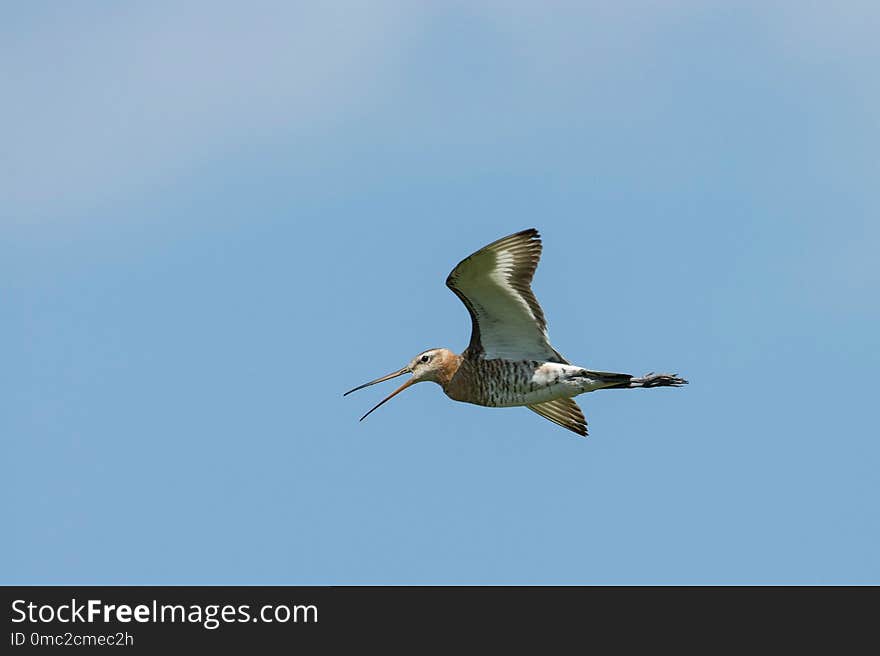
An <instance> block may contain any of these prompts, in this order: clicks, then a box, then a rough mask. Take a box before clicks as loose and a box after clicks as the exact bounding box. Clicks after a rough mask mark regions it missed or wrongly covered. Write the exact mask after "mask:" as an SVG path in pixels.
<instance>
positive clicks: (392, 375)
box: [342, 367, 416, 421]
mask: <svg viewBox="0 0 880 656" xmlns="http://www.w3.org/2000/svg"><path fill="white" fill-rule="evenodd" d="M408 373H409V367H404V368H403V369H401V370H400V371H395V372H394V373H390V374H388V375H387V376H382V377H381V378H377V379H376V380H371V381H370V382H369V383H364V384H363V385H358V386H357V387H355V388H354V389H350V390H348V391H347V392H346V393H345V394H343V395H342V396H348V395H349V394H351V393H352V392H357V391H358V390H359V389H363V388H365V387H369V386H370V385H375V384H376V383H384V382H385V381H386V380H391V379H392V378H397V377H398V376H402V375H403V374H408ZM415 382H416V380H415V378H410V379H409V380H408V381H406V382H405V383H404V384H403V385H401V386H400V387H398V388H397V389H396V390H394V391H393V392H391V394H389V395H388V396H386V397H385V398H384V399H382V400H381V401H379V403H377V404H376V405H374V406H373V407H372V408H370V411H369V412H367V414H365V415H364V416H363V417H361V418H360V419H359V421H363V420H364V419H366V418H367V417H368V416H369V415H370V413H372V412H373V410H376V409H377V408H378V407H379V406H381V405H383V404H384V403H386V402H387V401H390V400H391V399H393V398H394V397H395V396H397V395H398V394H400V393H401V392H402V391H403V390H405V389H406V388H407V387H409V386H410V385H413V384H414V383H415Z"/></svg>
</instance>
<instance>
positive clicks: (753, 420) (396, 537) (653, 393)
mask: <svg viewBox="0 0 880 656" xmlns="http://www.w3.org/2000/svg"><path fill="white" fill-rule="evenodd" d="M316 4H318V3H308V4H303V5H301V6H297V5H295V4H293V3H261V2H257V3H248V4H247V6H246V7H245V6H244V5H242V4H241V3H163V2H155V3H139V4H134V3H128V4H126V5H124V6H117V5H113V4H111V3H100V2H92V3H88V2H84V3H77V4H76V5H75V6H73V5H70V6H67V5H65V6H62V5H60V4H58V3H26V4H21V5H19V6H18V7H15V6H12V5H10V4H6V5H4V7H3V9H2V10H0V36H2V38H0V77H2V79H4V80H5V82H4V97H5V101H4V103H2V105H0V126H2V128H0V129H2V131H3V144H4V145H3V148H2V151H0V173H2V174H0V207H2V208H3V209H2V210H0V212H2V214H0V284H2V286H0V295H2V296H0V297H2V321H0V344H2V347H0V348H2V350H0V354H2V362H3V371H4V373H5V375H3V376H0V393H2V397H3V398H4V399H5V402H4V403H3V404H2V407H3V411H2V412H0V433H2V436H3V437H2V441H0V449H2V451H0V456H2V462H3V463H4V474H3V476H2V477H0V491H2V502H0V521H2V524H3V526H4V536H5V538H4V540H2V542H0V562H2V563H3V569H2V582H3V583H95V584H99V583H100V584H117V583H120V584H121V583H142V584H152V583H156V584H159V583H178V584H186V583H191V584H199V583H202V584H219V583H237V584H244V583H254V584H270V583H283V584H342V583H353V584H361V583H624V584H627V583H698V584H699V583H878V582H880V555H878V554H880V549H878V540H880V514H878V510H877V499H878V496H880V482H878V476H877V472H878V471H880V443H878V440H877V430H876V417H875V405H874V403H875V399H876V396H877V391H876V389H875V388H874V383H873V374H874V372H876V371H877V370H878V369H880V356H878V338H877V335H878V334H880V330H878V329H880V311H878V302H877V299H878V298H880V264H878V259H877V253H878V247H880V222H878V218H877V217H878V214H880V196H878V179H880V155H878V153H880V121H878V118H877V117H878V116H880V78H878V77H877V75H876V62H877V61H878V57H880V45H878V41H877V39H876V25H877V22H878V19H880V11H878V9H877V5H876V4H875V3H868V2H864V3H860V2H850V3H844V4H842V5H835V6H834V7H830V6H823V5H822V4H821V3H795V2H789V3H785V2H782V3H773V4H772V6H769V5H768V4H767V3H763V2H754V3H736V5H735V6H734V5H733V4H732V3H712V2H676V3H666V2H662V3H661V2H656V3H560V4H550V5H548V4H547V3H531V4H529V3H501V2H467V3H464V2H461V3H455V2H453V3H421V4H418V3H392V2H370V3H366V2H365V3H341V4H337V5H333V6H332V7H330V6H322V7H320V8H318V7H316ZM321 4H322V5H323V3H321ZM532 226H534V227H537V228H538V229H539V230H540V231H541V233H542V235H543V237H544V243H545V248H544V259H543V261H542V263H541V265H540V267H539V269H538V272H537V276H536V279H535V283H534V289H535V291H536V294H537V296H538V298H539V300H540V301H541V303H542V305H543V307H544V310H545V313H546V314H547V317H548V319H549V322H550V334H551V338H552V340H553V343H554V345H555V346H556V347H557V348H558V349H559V350H560V351H561V352H562V353H564V354H565V355H566V356H567V357H568V358H569V359H570V360H572V361H573V362H576V363H578V364H581V365H583V366H588V367H592V368H596V369H602V370H611V371H622V372H629V373H634V374H641V373H644V372H647V371H651V370H658V371H676V372H679V373H680V374H681V375H683V376H685V377H686V378H688V379H690V380H691V385H689V386H688V387H686V388H683V389H659V390H648V391H643V390H634V391H627V392H619V391H615V392H604V393H603V392H599V393H595V394H591V395H587V396H584V397H581V398H580V399H579V401H580V405H581V406H582V408H583V409H584V412H585V414H586V416H587V419H588V421H589V425H590V433H591V435H590V437H589V438H588V439H585V440H584V439H578V438H576V437H574V436H573V435H572V434H570V433H568V432H566V431H564V430H562V429H560V428H557V427H556V426H554V425H553V424H551V423H549V422H546V421H544V420H542V419H540V418H539V417H537V416H536V415H534V414H532V413H530V412H528V411H527V410H525V409H519V408H517V409H504V410H497V409H486V408H479V407H476V406H468V405H464V404H458V403H454V402H452V401H450V400H449V399H447V398H446V397H445V396H444V395H443V394H442V392H441V390H440V389H439V388H438V387H436V386H432V385H419V386H417V387H415V388H414V389H412V390H410V391H408V392H407V393H406V394H405V395H402V396H401V397H400V398H397V399H394V401H392V402H391V403H389V404H388V405H387V406H385V407H383V408H382V409H381V410H380V411H377V412H376V413H375V414H373V415H371V416H370V418H369V419H368V420H367V421H365V422H363V423H360V424H359V423H358V421H357V420H358V417H360V416H361V414H362V413H363V412H364V411H366V410H367V409H368V408H369V407H371V406H372V405H373V404H374V403H375V402H376V401H378V400H379V399H380V398H382V396H384V394H386V393H388V392H389V391H390V390H391V389H393V388H392V387H391V385H392V384H391V383H389V384H387V385H386V386H385V387H384V388H379V387H375V388H370V389H368V390H364V391H361V392H358V393H357V394H355V395H352V396H350V397H346V398H345V399H343V398H342V396H341V394H342V392H343V391H345V390H347V389H349V388H350V387H353V386H354V385H357V384H360V383H362V382H364V381H366V380H369V379H372V378H374V377H376V376H378V375H380V374H384V373H387V372H389V371H391V370H393V369H396V368H399V367H400V366H402V365H403V364H405V363H406V362H407V361H408V360H409V359H410V358H411V357H412V356H413V355H415V354H416V353H418V352H419V351H420V350H422V349H424V348H428V347H434V346H447V347H450V348H453V349H455V350H460V349H462V348H463V347H464V346H465V345H466V344H467V340H468V336H469V331H470V325H469V321H468V317H467V314H466V312H465V310H464V308H463V306H461V304H460V303H459V301H458V300H457V299H456V298H455V296H454V295H453V294H452V293H451V292H449V290H447V289H446V287H445V286H444V284H443V281H444V279H445V277H446V275H447V273H448V272H449V270H450V269H451V268H452V267H453V266H454V265H455V264H456V262H458V261H459V260H460V259H461V258H462V257H464V256H466V255H468V254H469V253H470V252H472V251H473V250H475V249H477V248H479V247H480V246H482V245H484V244H486V243H488V242H489V241H492V240H494V239H496V238H498V237H501V236H503V235H506V234H509V233H511V232H514V231H517V230H521V229H523V228H527V227H532Z"/></svg>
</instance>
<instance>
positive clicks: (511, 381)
mask: <svg viewBox="0 0 880 656" xmlns="http://www.w3.org/2000/svg"><path fill="white" fill-rule="evenodd" d="M582 371H583V369H581V368H580V367H573V366H571V365H565V364H559V363H555V362H536V361H534V360H503V359H496V360H482V359H477V360H465V361H463V362H462V364H461V366H460V367H459V369H458V371H457V372H456V374H455V376H453V377H452V379H451V380H450V381H449V383H447V384H446V385H444V387H443V391H444V392H446V395H447V396H449V398H451V399H454V400H456V401H463V402H465V403H474V404H476V405H484V406H490V407H509V406H518V405H533V404H535V403H543V402H545V401H552V400H553V399H558V398H564V397H571V396H575V395H576V394H579V393H580V392H581V391H582V390H581V389H580V385H579V384H578V382H577V380H576V374H577V372H582Z"/></svg>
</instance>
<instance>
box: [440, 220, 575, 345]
mask: <svg viewBox="0 0 880 656" xmlns="http://www.w3.org/2000/svg"><path fill="white" fill-rule="evenodd" d="M540 257H541V239H540V236H539V235H538V232H537V230H534V229H531V230H524V231H522V232H518V233H516V234H514V235H510V236H509V237H504V238H503V239H499V240H498V241H495V242H493V243H491V244H489V245H488V246H486V247H484V248H482V249H480V250H479V251H477V252H476V253H474V254H473V255H471V256H470V257H467V258H466V259H464V260H462V261H461V262H460V263H459V264H458V266H456V267H455V269H453V271H452V273H450V274H449V277H448V278H447V280H446V284H447V285H448V286H449V288H450V289H452V291H453V292H455V293H456V295H457V296H458V297H459V298H460V299H461V300H462V302H463V303H464V304H465V306H466V307H467V309H468V312H470V314H471V320H472V323H473V327H472V333H471V343H470V345H469V346H468V352H469V355H470V356H471V357H483V358H485V359H495V358H502V359H507V360H538V361H544V362H567V361H566V360H565V358H563V357H562V356H561V355H560V354H559V353H558V352H557V351H556V349H554V348H553V347H552V346H551V345H550V341H549V339H548V337H547V323H546V321H545V319H544V313H543V311H542V310H541V306H540V305H539V304H538V301H537V299H536V298H535V296H534V294H533V293H532V290H531V282H532V276H533V275H534V273H535V268H536V267H537V266H538V260H539V259H540Z"/></svg>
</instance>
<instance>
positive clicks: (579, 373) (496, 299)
mask: <svg viewBox="0 0 880 656" xmlns="http://www.w3.org/2000/svg"><path fill="white" fill-rule="evenodd" d="M541 249H542V243H541V236H540V234H539V233H538V231H537V230H536V229H535V228H529V229H527V230H522V231H520V232H516V233H514V234H512V235H508V236H507V237H502V238H501V239H498V240H496V241H493V242H492V243H491V244H488V245H487V246H484V247H483V248H481V249H480V250H478V251H476V252H475V253H473V254H471V255H469V256H468V257H466V258H465V259H463V260H462V261H461V262H459V263H458V264H457V265H456V266H455V268H454V269H453V270H452V272H451V273H450V274H449V276H448V277H447V278H446V286H447V287H449V289H451V290H452V291H453V292H454V293H455V295H456V296H458V298H459V299H461V302H462V303H463V304H464V306H465V308H467V311H468V313H469V314H470V318H471V338H470V342H469V343H468V345H467V348H465V349H464V351H463V352H462V353H460V354H457V353H454V352H453V351H451V350H449V349H446V348H430V349H427V350H425V351H422V352H421V353H419V354H418V355H417V356H416V357H415V358H413V359H412V360H411V361H410V362H409V363H408V364H407V365H406V366H404V367H402V368H401V369H399V370H397V371H393V372H391V373H390V374H388V375H386V376H382V377H380V378H376V379H375V380H371V381H370V382H368V383H364V384H363V385H358V386H357V387H355V388H353V389H350V390H349V391H347V392H345V394H343V396H348V395H349V394H351V393H352V392H356V391H358V390H360V389H363V388H365V387H369V386H371V385H376V384H378V383H382V382H384V381H387V380H391V379H392V378H397V377H398V376H403V375H405V374H411V375H412V377H411V378H409V379H408V380H407V381H406V382H405V383H404V384H403V385H401V386H400V387H398V388H397V389H396V390H394V391H393V392H392V393H391V394H389V395H388V396H386V397H385V398H384V399H382V400H381V401H380V402H379V403H377V404H376V405H375V406H373V407H372V408H371V409H370V410H369V411H368V412H367V413H366V414H365V415H364V416H363V417H361V418H360V421H363V420H364V419H366V418H367V417H368V416H369V415H370V414H372V413H373V412H374V411H375V410H377V409H378V408H379V407H381V406H382V405H384V404H385V403H387V402H388V401H390V400H391V399H392V398H394V397H395V396H397V395H398V394H400V393H401V392H402V391H404V390H405V389H407V388H408V387H412V386H413V385H415V384H416V383H421V382H425V381H430V382H434V383H437V384H438V385H440V387H441V388H443V391H444V392H445V394H446V396H448V397H449V398H451V399H453V400H454V401H461V402H464V403H472V404H475V405H480V406H487V407H496V408H507V407H516V406H525V407H526V408H528V409H529V410H532V411H533V412H536V413H537V414H539V415H540V416H542V417H544V418H545V419H549V420H550V421H552V422H553V423H555V424H558V425H559V426H562V427H563V428H567V429H568V430H570V431H572V432H574V433H576V434H578V435H580V436H584V437H586V435H587V421H586V419H585V418H584V413H583V412H582V411H581V409H580V407H578V405H577V403H576V402H575V400H574V397H576V396H578V395H580V394H586V393H588V392H594V391H596V390H601V389H634V388H650V387H680V386H682V385H686V384H687V383H688V381H686V380H685V379H683V378H679V377H678V375H677V374H657V373H653V372H651V373H648V374H645V375H644V376H641V377H636V376H633V375H630V374H621V373H612V372H607V371H594V370H592V369H587V368H585V367H580V366H577V365H573V364H571V363H570V362H569V361H568V360H566V359H565V358H564V357H563V356H562V355H561V354H560V353H559V351H557V350H556V349H555V348H553V346H552V345H551V344H550V340H549V337H548V333H547V320H546V319H545V318H544V311H543V310H542V309H541V306H540V304H539V303H538V300H537V299H536V298H535V294H534V293H533V292H532V287H531V284H532V278H533V277H534V274H535V269H537V266H538V260H539V259H540V257H541Z"/></svg>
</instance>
